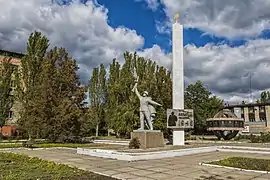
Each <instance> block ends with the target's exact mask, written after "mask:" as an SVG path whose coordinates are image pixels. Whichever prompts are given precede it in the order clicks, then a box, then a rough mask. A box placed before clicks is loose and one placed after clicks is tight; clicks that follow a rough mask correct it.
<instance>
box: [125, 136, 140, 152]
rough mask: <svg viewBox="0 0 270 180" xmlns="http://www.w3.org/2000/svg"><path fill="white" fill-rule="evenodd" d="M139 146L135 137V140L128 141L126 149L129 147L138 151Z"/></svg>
mask: <svg viewBox="0 0 270 180" xmlns="http://www.w3.org/2000/svg"><path fill="white" fill-rule="evenodd" d="M140 145H141V143H140V140H139V138H137V137H136V138H132V139H131V140H130V142H129V146H128V147H129V149H139V148H140Z"/></svg>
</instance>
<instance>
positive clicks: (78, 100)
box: [18, 32, 85, 141]
mask: <svg viewBox="0 0 270 180" xmlns="http://www.w3.org/2000/svg"><path fill="white" fill-rule="evenodd" d="M48 46H49V40H48V39H47V38H46V37H45V36H43V35H42V34H41V33H39V32H34V33H32V34H31V35H30V37H29V40H28V43H27V52H26V55H25V57H24V58H23V59H22V67H21V72H19V75H20V77H19V78H18V79H19V80H18V84H19V85H20V88H19V90H18V97H19V100H20V102H21V104H22V110H21V112H20V115H21V118H20V119H19V124H20V126H21V127H22V128H23V129H24V130H26V132H27V133H28V135H29V138H30V139H31V138H38V137H42V138H47V139H49V140H52V141H67V140H69V139H70V138H71V137H76V136H79V135H80V127H81V121H80V119H81V117H82V116H83V111H82V110H83V107H82V106H83V103H82V102H83V100H84V99H85V97H84V95H85V94H84V93H85V88H83V87H82V86H81V84H80V81H79V77H78V75H77V71H78V69H79V68H78V66H77V64H76V60H74V59H73V58H72V57H70V56H69V55H68V53H67V52H66V50H65V49H64V48H57V47H55V48H53V49H51V50H49V51H48V50H47V49H48Z"/></svg>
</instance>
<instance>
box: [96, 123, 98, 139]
mask: <svg viewBox="0 0 270 180" xmlns="http://www.w3.org/2000/svg"><path fill="white" fill-rule="evenodd" d="M96 137H98V124H97V126H96Z"/></svg>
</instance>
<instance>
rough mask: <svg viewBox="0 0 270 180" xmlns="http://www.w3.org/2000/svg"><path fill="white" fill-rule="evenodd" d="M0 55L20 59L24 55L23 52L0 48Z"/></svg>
mask: <svg viewBox="0 0 270 180" xmlns="http://www.w3.org/2000/svg"><path fill="white" fill-rule="evenodd" d="M0 56H9V57H12V58H18V59H21V58H22V57H23V56H24V54H23V53H18V52H12V51H6V50H3V49H0Z"/></svg>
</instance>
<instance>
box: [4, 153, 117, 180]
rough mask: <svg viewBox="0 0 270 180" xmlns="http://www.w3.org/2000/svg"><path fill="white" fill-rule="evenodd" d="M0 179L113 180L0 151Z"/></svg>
mask: <svg viewBox="0 0 270 180" xmlns="http://www.w3.org/2000/svg"><path fill="white" fill-rule="evenodd" d="M0 169H1V171H0V179H3V180H17V179H20V180H26V179H29V180H30V179H33V180H37V179H39V180H43V179H46V180H58V179H59V180H60V179H61V180H66V179H70V180H88V179H93V180H113V179H114V178H110V177H106V176H102V175H98V174H94V173H91V172H87V171H83V170H79V169H76V168H71V167H68V166H66V165H61V164H56V163H54V162H49V161H45V160H41V159H39V158H30V157H28V156H26V155H19V154H14V153H0Z"/></svg>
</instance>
